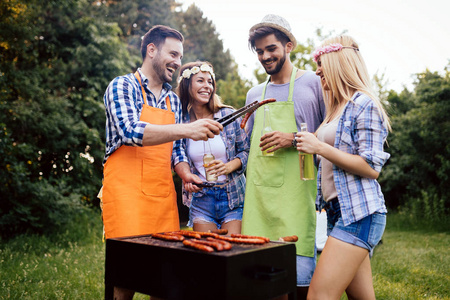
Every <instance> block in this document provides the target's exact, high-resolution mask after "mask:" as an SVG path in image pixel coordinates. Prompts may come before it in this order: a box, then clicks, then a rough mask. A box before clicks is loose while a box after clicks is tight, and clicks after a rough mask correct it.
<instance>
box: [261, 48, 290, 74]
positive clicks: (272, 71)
mask: <svg viewBox="0 0 450 300" xmlns="http://www.w3.org/2000/svg"><path fill="white" fill-rule="evenodd" d="M285 61H286V53H285V54H284V55H283V57H282V58H280V60H279V61H278V62H277V64H276V66H275V68H274V69H273V70H267V68H266V67H264V69H265V70H266V73H267V74H269V75H274V74H277V73H278V72H280V71H281V68H283V65H284V63H285ZM263 66H264V65H263Z"/></svg>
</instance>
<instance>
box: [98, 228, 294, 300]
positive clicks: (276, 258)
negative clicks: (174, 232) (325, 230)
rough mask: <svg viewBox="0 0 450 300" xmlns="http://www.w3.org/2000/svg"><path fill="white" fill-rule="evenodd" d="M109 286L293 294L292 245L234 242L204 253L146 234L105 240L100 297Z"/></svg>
mask: <svg viewBox="0 0 450 300" xmlns="http://www.w3.org/2000/svg"><path fill="white" fill-rule="evenodd" d="M114 286H117V287H122V288H126V289H131V290H134V291H137V292H139V293H143V294H148V295H152V296H155V297H159V298H164V299H169V300H170V299H205V300H206V299H207V300H222V299H223V300H225V299H227V300H228V299H230V300H231V299H232V300H240V299H242V300H244V299H245V300H248V299H272V298H274V297H277V296H281V295H283V294H289V299H291V300H293V299H295V297H296V261H295V245H294V244H292V243H281V242H270V243H266V244H263V245H247V244H235V243H233V248H232V249H231V250H229V251H222V252H212V253H206V252H202V251H200V250H195V249H190V248H187V247H185V246H183V244H182V243H181V242H169V241H162V240H158V239H154V238H152V237H151V236H149V235H146V236H136V237H127V238H116V239H108V240H107V241H106V264H105V299H107V300H109V299H113V291H114Z"/></svg>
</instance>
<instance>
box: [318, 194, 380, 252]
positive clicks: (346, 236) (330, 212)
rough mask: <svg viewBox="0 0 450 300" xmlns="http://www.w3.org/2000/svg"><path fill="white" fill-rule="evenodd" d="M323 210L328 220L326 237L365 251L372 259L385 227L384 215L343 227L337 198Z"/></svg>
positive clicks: (374, 215)
mask: <svg viewBox="0 0 450 300" xmlns="http://www.w3.org/2000/svg"><path fill="white" fill-rule="evenodd" d="M325 210H326V211H327V218H328V228H327V234H328V236H332V237H334V238H336V239H338V240H341V241H343V242H346V243H349V244H352V245H355V246H358V247H361V248H364V249H367V250H368V251H369V254H370V257H372V255H373V249H374V248H375V246H376V245H377V244H378V243H379V242H380V240H381V237H382V236H383V233H384V228H385V227H386V214H385V213H374V214H371V215H369V216H367V217H365V218H363V219H361V220H359V221H356V222H354V223H351V224H350V225H347V226H344V222H343V220H342V216H341V208H340V206H339V201H338V200H337V198H335V199H333V200H331V201H329V202H328V203H327V205H326V206H325Z"/></svg>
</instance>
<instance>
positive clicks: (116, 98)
mask: <svg viewBox="0 0 450 300" xmlns="http://www.w3.org/2000/svg"><path fill="white" fill-rule="evenodd" d="M139 97H141V95H140V92H138V91H137V90H136V88H135V86H134V85H133V84H132V83H131V82H130V80H129V78H128V77H125V76H124V77H118V78H116V79H115V80H113V81H112V82H111V84H110V85H109V87H108V89H107V91H106V94H105V106H106V111H107V115H108V117H109V118H110V122H111V123H112V124H114V125H113V126H114V128H113V130H115V134H114V136H113V139H115V142H116V143H115V144H123V145H127V146H142V139H143V137H144V128H145V126H146V125H147V122H142V121H139V117H140V111H141V109H142V104H140V103H139V104H140V105H139V104H138V103H137V101H134V100H133V99H138V98H139ZM119 140H120V142H119ZM117 142H118V143H117Z"/></svg>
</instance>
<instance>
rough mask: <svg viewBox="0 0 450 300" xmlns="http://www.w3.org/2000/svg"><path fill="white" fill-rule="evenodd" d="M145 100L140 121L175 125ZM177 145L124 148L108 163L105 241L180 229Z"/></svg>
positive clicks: (172, 117)
mask: <svg viewBox="0 0 450 300" xmlns="http://www.w3.org/2000/svg"><path fill="white" fill-rule="evenodd" d="M135 76H136V78H137V79H138V80H139V83H140V84H141V89H142V95H143V97H144V104H143V107H142V112H141V117H140V121H144V122H148V123H151V124H156V125H166V124H175V114H174V113H173V112H172V110H171V107H170V99H169V97H167V98H166V103H167V110H164V109H160V108H156V107H152V106H149V105H148V103H147V95H146V93H145V91H144V88H143V87H142V83H141V77H140V75H139V73H138V72H136V73H135ZM172 148H173V143H172V142H170V143H165V144H161V145H156V146H145V147H133V146H125V145H122V146H120V147H119V149H117V150H116V151H114V153H113V154H111V156H110V157H109V158H108V159H107V161H106V163H105V166H104V170H103V192H102V193H103V199H102V201H103V224H104V227H105V237H106V238H107V239H108V238H116V237H124V236H134V235H143V234H150V233H155V232H164V231H174V230H179V229H180V223H179V218H178V208H177V197H176V192H175V185H174V183H173V178H172V170H171V156H172Z"/></svg>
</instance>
